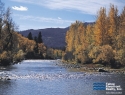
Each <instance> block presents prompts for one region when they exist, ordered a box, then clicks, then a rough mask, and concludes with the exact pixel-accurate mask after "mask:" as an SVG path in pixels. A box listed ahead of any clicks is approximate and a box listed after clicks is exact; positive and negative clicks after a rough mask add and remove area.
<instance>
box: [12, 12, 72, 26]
mask: <svg viewBox="0 0 125 95" xmlns="http://www.w3.org/2000/svg"><path fill="white" fill-rule="evenodd" d="M14 16H16V17H18V18H19V19H21V20H29V21H36V22H47V23H56V24H64V23H73V22H74V21H72V20H63V19H61V18H59V17H58V18H47V17H39V16H31V15H19V14H15V15H14Z"/></svg>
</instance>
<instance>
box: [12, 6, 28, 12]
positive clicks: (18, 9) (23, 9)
mask: <svg viewBox="0 0 125 95" xmlns="http://www.w3.org/2000/svg"><path fill="white" fill-rule="evenodd" d="M12 9H14V10H17V11H27V10H28V8H27V7H23V6H20V7H17V6H13V7H12Z"/></svg>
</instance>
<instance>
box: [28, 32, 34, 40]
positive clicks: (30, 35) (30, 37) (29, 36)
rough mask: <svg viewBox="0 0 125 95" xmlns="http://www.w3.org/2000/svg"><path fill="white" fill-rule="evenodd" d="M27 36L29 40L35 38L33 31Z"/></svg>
mask: <svg viewBox="0 0 125 95" xmlns="http://www.w3.org/2000/svg"><path fill="white" fill-rule="evenodd" d="M27 38H28V39H29V40H33V37H32V33H31V32H30V33H29V34H28V36H27Z"/></svg>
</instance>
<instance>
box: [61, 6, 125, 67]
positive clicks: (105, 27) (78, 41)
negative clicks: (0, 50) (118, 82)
mask: <svg viewBox="0 0 125 95" xmlns="http://www.w3.org/2000/svg"><path fill="white" fill-rule="evenodd" d="M66 43H67V45H66V50H65V53H64V54H63V60H64V61H68V62H74V63H82V64H86V63H98V64H103V65H105V66H111V67H112V68H120V67H121V66H124V65H125V63H124V62H125V7H124V8H123V10H122V12H121V14H118V9H117V7H116V6H114V5H110V10H109V12H107V11H106V8H104V7H101V8H100V10H99V11H98V15H97V19H96V21H95V24H93V25H87V26H85V25H84V23H82V22H80V21H76V22H75V23H73V24H71V26H70V29H69V30H68V31H67V33H66Z"/></svg>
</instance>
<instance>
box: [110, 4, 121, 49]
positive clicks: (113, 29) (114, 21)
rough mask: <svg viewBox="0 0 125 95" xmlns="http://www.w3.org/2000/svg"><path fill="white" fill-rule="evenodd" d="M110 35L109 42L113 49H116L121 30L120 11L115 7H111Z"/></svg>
mask: <svg viewBox="0 0 125 95" xmlns="http://www.w3.org/2000/svg"><path fill="white" fill-rule="evenodd" d="M108 22H109V23H108V35H109V42H110V45H111V46H112V47H113V48H116V43H117V40H116V37H117V35H118V29H119V17H118V9H117V7H115V6H114V5H110V11H109V14H108Z"/></svg>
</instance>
